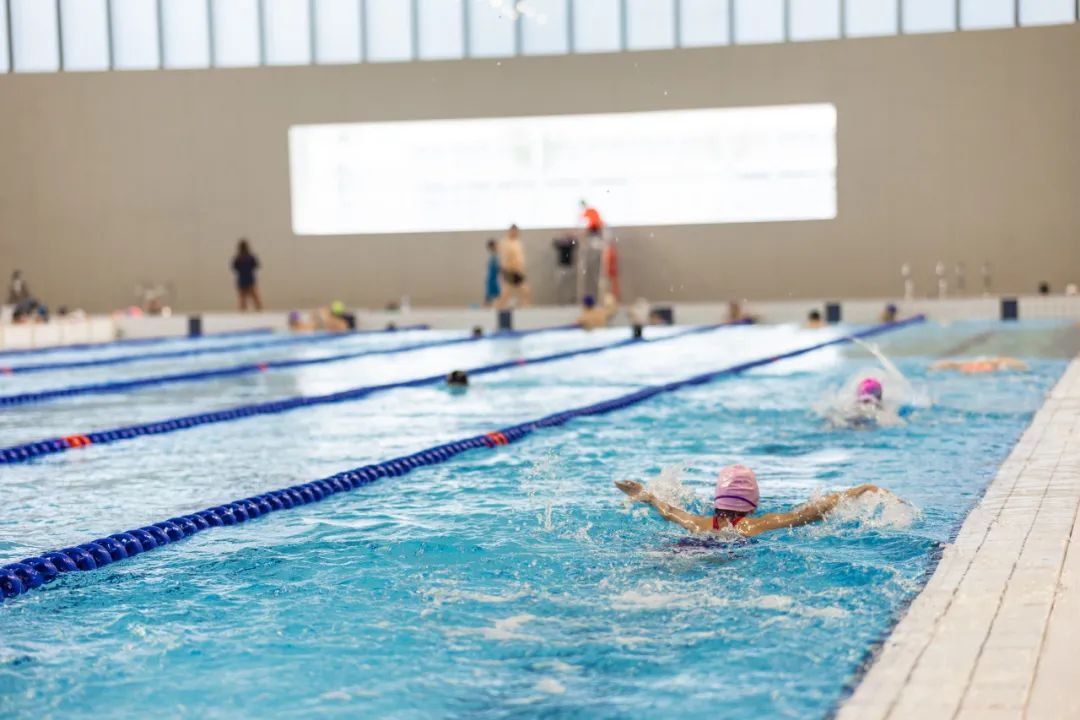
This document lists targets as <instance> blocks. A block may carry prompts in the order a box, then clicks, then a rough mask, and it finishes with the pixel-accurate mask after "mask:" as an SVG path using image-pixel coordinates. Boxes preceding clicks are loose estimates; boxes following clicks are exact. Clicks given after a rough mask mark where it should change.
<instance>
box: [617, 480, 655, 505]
mask: <svg viewBox="0 0 1080 720" xmlns="http://www.w3.org/2000/svg"><path fill="white" fill-rule="evenodd" d="M615 487H617V488H619V489H620V490H622V491H623V492H624V493H626V494H627V495H629V496H630V499H631V500H637V501H638V502H648V501H649V500H648V493H647V492H645V488H644V487H642V486H641V483H639V482H637V481H636V480H616V481H615Z"/></svg>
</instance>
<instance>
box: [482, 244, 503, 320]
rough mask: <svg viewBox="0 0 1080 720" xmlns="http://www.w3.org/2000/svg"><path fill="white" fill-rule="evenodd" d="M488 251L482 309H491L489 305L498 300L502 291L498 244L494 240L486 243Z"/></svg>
mask: <svg viewBox="0 0 1080 720" xmlns="http://www.w3.org/2000/svg"><path fill="white" fill-rule="evenodd" d="M487 249H488V264H487V279H486V281H485V282H484V307H491V304H492V303H493V302H495V301H496V300H498V299H499V295H501V294H502V290H501V289H500V288H499V244H498V242H496V240H495V238H490V239H488V241H487Z"/></svg>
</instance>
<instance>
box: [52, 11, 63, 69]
mask: <svg viewBox="0 0 1080 720" xmlns="http://www.w3.org/2000/svg"><path fill="white" fill-rule="evenodd" d="M54 4H55V5H56V57H57V59H58V60H59V62H60V72H63V71H64V13H63V12H62V11H61V9H60V0H54Z"/></svg>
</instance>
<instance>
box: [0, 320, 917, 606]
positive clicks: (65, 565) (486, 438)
mask: <svg viewBox="0 0 1080 720" xmlns="http://www.w3.org/2000/svg"><path fill="white" fill-rule="evenodd" d="M923 320H924V317H923V316H922V315H918V316H916V317H913V318H910V319H908V320H903V321H900V322H897V323H892V324H888V325H875V326H873V327H870V328H868V329H866V330H863V331H861V332H857V333H851V334H848V335H842V336H840V337H837V338H833V339H832V340H827V341H825V342H820V343H815V344H814V345H809V346H807V347H803V348H799V349H796V350H789V351H787V352H783V353H780V354H778V355H769V356H767V357H764V358H759V359H757V360H749V361H746V362H742V363H738V364H736V365H731V366H729V367H726V368H722V369H720V370H714V371H711V372H707V373H702V374H699V375H694V376H692V377H689V378H685V379H683V380H677V381H674V382H670V383H666V384H664V385H651V386H648V387H645V388H642V389H641V390H637V391H635V392H632V393H629V394H626V395H620V396H618V397H614V398H611V399H609V400H605V401H602V402H599V403H594V404H591V405H585V406H582V407H578V408H572V409H570V410H566V411H564V412H560V413H555V414H552V415H547V416H545V417H542V418H540V419H538V420H532V421H528V422H525V423H521V424H518V425H513V426H510V427H507V428H502V429H500V430H496V431H493V432H490V433H484V434H482V435H474V436H472V437H468V438H464V439H462V440H456V441H454V442H450V443H446V444H443V445H439V446H436V447H433V448H428V449H426V450H421V451H419V452H416V453H413V454H411V455H405V456H402V457H398V458H394V459H392V460H387V461H384V462H381V463H376V464H373V465H364V466H362V467H359V468H356V469H354V470H346V471H343V472H339V473H337V474H335V475H331V476H329V477H327V478H323V479H320V480H314V481H312V482H308V483H304V484H302V485H293V486H291V487H287V488H283V489H281V490H273V491H270V492H267V493H263V494H261V495H256V496H253V497H250V498H245V499H243V500H237V501H235V502H231V503H227V504H224V505H217V506H215V507H212V508H208V509H206V510H201V511H199V512H195V513H191V514H189V515H183V516H178V517H174V518H171V519H169V520H164V521H162V522H158V523H153V524H152V525H147V526H145V527H142V528H137V529H135V530H129V531H125V532H119V533H114V534H113V535H110V536H108V537H104V538H98V539H97V540H91V541H90V542H87V543H83V544H81V545H78V546H75V547H69V548H63V549H61V550H55V551H50V552H46V553H44V554H42V555H40V556H35V557H30V558H25V559H24V560H21V561H19V562H15V563H9V564H7V565H4V566H3V567H0V598H11V597H15V596H17V595H21V594H23V593H25V592H28V591H29V590H32V589H34V588H38V587H41V586H42V585H43V584H45V583H47V582H50V581H52V580H54V579H56V577H57V576H58V575H60V574H62V573H65V572H73V571H76V570H79V571H90V570H96V569H97V568H99V567H103V566H105V565H109V564H111V563H113V562H117V561H119V560H123V559H126V558H128V557H131V556H133V555H138V554H140V553H143V552H146V551H147V550H152V549H154V548H157V547H161V546H162V545H167V544H169V543H173V542H176V541H178V540H183V539H184V538H186V537H190V536H191V535H194V534H196V533H198V532H201V531H203V530H207V529H209V528H211V527H221V526H225V525H235V524H237V523H241V522H245V521H247V520H250V519H253V518H257V517H259V516H261V515H265V514H268V513H271V512H276V511H278V510H286V509H290V508H293V507H296V506H298V505H306V504H308V503H312V502H316V501H319V500H322V499H323V498H326V497H329V496H330V495H334V494H336V493H341V492H347V491H349V490H355V489H357V488H359V487H363V486H365V485H369V484H371V483H373V482H375V481H376V480H378V479H379V478H383V477H399V476H401V475H405V474H407V473H409V472H412V471H413V470H415V469H417V468H420V467H424V466H428V465H438V464H442V463H445V462H447V461H449V460H450V459H452V458H454V457H456V456H457V455H460V454H462V453H465V452H468V451H470V450H476V449H481V448H489V449H490V448H496V447H502V446H504V445H509V444H512V443H515V442H518V441H519V440H522V439H523V438H525V437H527V436H529V435H531V434H532V433H534V432H536V431H537V430H542V429H545V428H552V427H557V426H560V425H565V424H566V423H568V422H570V421H571V420H573V419H575V418H580V417H587V416H592V415H605V414H607V413H610V412H614V411H616V410H621V409H623V408H626V407H629V406H631V405H636V404H638V403H642V402H644V401H646V400H648V399H650V398H653V397H655V396H657V395H662V394H665V393H671V392H675V391H677V390H681V389H683V388H687V387H693V386H696V385H704V384H706V383H709V382H712V381H714V380H717V379H719V378H722V377H729V376H732V375H738V374H741V373H744V372H746V371H747V370H752V369H754V368H757V367H762V366H764V365H770V364H772V363H775V362H779V361H781V360H788V359H790V358H794V357H798V356H800V355H806V354H808V353H811V352H814V351H816V350H821V349H823V348H826V347H831V346H834V345H840V344H843V343H848V342H851V341H852V340H854V339H856V338H865V337H870V336H872V335H878V334H881V333H885V332H889V331H893V330H899V329H901V328H905V327H909V326H910V325H912V324H914V323H918V322H922V321H923ZM496 438H498V439H496Z"/></svg>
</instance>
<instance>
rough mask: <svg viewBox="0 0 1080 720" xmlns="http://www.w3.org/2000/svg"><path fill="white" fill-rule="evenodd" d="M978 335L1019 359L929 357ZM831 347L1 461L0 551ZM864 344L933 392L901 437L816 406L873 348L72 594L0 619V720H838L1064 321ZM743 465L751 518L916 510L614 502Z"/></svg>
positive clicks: (180, 546) (524, 381)
mask: <svg viewBox="0 0 1080 720" xmlns="http://www.w3.org/2000/svg"><path fill="white" fill-rule="evenodd" d="M986 332H990V333H991V334H990V335H989V336H987V338H986V339H985V340H984V341H982V342H981V343H980V345H979V347H976V348H973V349H972V351H971V352H972V354H982V353H985V352H995V351H997V350H996V348H998V347H1002V348H1009V349H1010V350H1011V351H1012V352H1013V353H1014V354H1017V355H1021V356H1025V357H1026V359H1028V361H1029V362H1030V363H1031V364H1032V371H1031V372H1029V373H1025V374H1014V375H1001V376H993V377H989V376H984V377H959V376H956V375H951V374H950V375H946V374H928V373H927V372H926V371H925V367H926V365H927V364H928V363H929V362H930V361H932V360H933V359H935V358H936V357H937V356H938V355H939V354H940V353H941V352H942V351H943V350H945V349H948V348H949V347H951V346H955V345H956V344H957V343H960V342H962V341H964V340H965V338H971V337H974V336H975V335H976V334H977V333H986ZM838 333H839V331H837V330H833V329H830V330H824V331H803V330H797V329H794V328H738V329H730V330H724V331H719V332H716V333H711V334H708V335H704V336H700V337H691V338H685V339H679V340H674V341H671V342H670V343H660V344H657V345H655V346H649V347H640V348H630V349H623V350H618V351H612V352H608V353H603V354H598V355H593V356H586V357H584V358H578V359H574V360H571V361H568V362H565V363H556V364H551V365H546V366H538V367H531V368H530V367H525V368H521V369H516V370H512V371H507V372H505V373H500V374H497V375H493V376H490V377H487V378H484V379H482V380H477V381H476V382H475V383H474V386H473V387H472V388H471V389H470V391H469V392H468V394H466V395H464V396H453V395H450V394H447V393H445V392H443V391H441V390H439V389H436V388H422V389H416V390H410V391H401V392H393V393H386V394H383V395H378V396H374V397H372V398H369V399H367V400H364V401H360V402H355V403H347V404H343V405H336V406H329V407H320V408H315V409H311V410H301V411H296V412H293V413H289V414H285V415H280V416H275V417H264V418H257V419H251V420H245V421H241V422H235V423H227V424H222V425H215V426H209V427H203V428H199V429H196V430H192V431H188V432H181V433H175V434H173V435H169V436H164V437H160V438H149V439H142V440H138V441H133V442H128V443H122V444H118V445H114V446H109V447H99V448H89V449H86V450H81V451H78V452H70V453H65V454H63V455H58V456H52V457H49V458H44V459H42V460H38V461H35V462H33V463H29V464H25V465H19V466H12V467H5V468H3V469H2V470H0V482H3V484H4V490H5V505H6V509H7V510H8V512H6V513H4V514H3V517H0V564H2V563H6V562H10V561H13V560H17V559H19V558H21V557H25V556H27V555H30V554H34V553H37V552H41V551H42V550H44V549H49V548H55V547H62V546H66V545H69V544H71V543H75V542H81V541H85V540H87V539H90V538H92V537H98V536H101V535H103V534H107V533H109V532H114V531H117V530H120V529H123V528H128V527H136V526H138V525H141V524H145V523H147V522H150V521H156V520H160V519H164V518H167V517H171V516H173V515H176V514H178V513H181V512H190V511H192V510H195V509H200V508H203V507H207V506H210V505H213V504H217V503H218V502H221V501H223V500H228V499H233V498H238V497H245V496H247V495H251V494H252V493H255V492H260V491H265V490H267V489H270V488H275V487H281V486H284V485H288V484H293V483H297V482H304V481H307V480H311V479H315V478H317V477H321V476H323V475H326V474H328V473H332V472H337V471H340V470H344V469H347V468H350V467H354V466H357V465H360V464H363V463H368V462H372V461H378V460H382V459H386V458H389V457H392V456H395V455H399V454H401V453H402V452H409V451H415V450H418V449H420V448H423V447H428V446H431V445H435V444H438V443H442V442H445V441H447V440H449V439H452V438H456V437H463V436H466V435H471V434H475V433H477V432H482V431H487V430H492V429H495V428H497V427H501V426H505V425H508V424H511V423H513V422H519V421H521V420H524V419H528V418H532V417H538V416H540V415H543V414H546V413H549V412H553V411H556V410H561V409H565V408H568V407H573V406H577V405H581V404H584V403H586V402H592V401H594V400H600V399H604V398H607V397H612V396H615V395H619V394H623V393H624V392H628V391H631V390H632V389H634V388H636V387H639V386H640V385H642V384H646V383H655V382H661V381H666V380H670V379H676V378H679V377H683V376H686V375H691V374H694V373H696V372H702V371H705V370H709V369H714V368H717V367H722V366H725V365H728V364H732V363H734V362H738V361H740V360H743V359H748V358H753V357H759V356H763V355H770V354H774V353H776V352H780V351H782V350H785V349H791V348H795V347H800V346H804V345H810V344H813V343H815V342H820V341H821V340H823V339H826V338H828V337H831V336H832V335H835V334H838ZM618 337H621V335H620V334H619V333H618V332H616V331H610V332H607V333H602V334H599V335H592V336H587V335H586V334H585V333H577V332H574V333H561V334H553V335H550V336H536V337H533V338H529V339H527V340H521V341H499V342H497V343H490V344H488V343H485V344H483V345H477V346H469V347H466V348H454V349H446V350H438V351H425V352H424V353H416V354H411V355H402V356H399V357H397V358H393V359H388V358H381V359H378V360H376V359H371V360H364V361H354V362H353V363H347V364H342V366H339V367H336V368H335V367H334V366H319V367H315V368H305V369H303V370H301V371H296V372H289V373H270V374H267V375H265V376H260V377H259V378H257V379H256V380H253V381H252V383H251V384H244V383H240V382H233V383H221V384H218V383H213V384H207V386H206V387H203V386H195V385H193V386H189V387H186V388H172V389H164V388H162V389H159V390H156V391H153V392H142V393H132V394H130V395H129V396H124V397H117V398H109V397H103V398H95V399H84V401H83V402H80V403H79V404H77V405H75V404H73V403H66V402H60V403H55V404H51V405H49V406H40V407H35V408H17V409H12V410H11V411H5V412H4V413H3V415H2V417H0V422H2V424H0V434H2V436H3V440H4V442H3V443H2V444H4V445H7V444H10V442H17V441H20V440H29V439H34V438H36V437H39V436H45V435H48V434H50V432H52V430H48V428H52V429H54V430H55V429H56V428H65V429H70V430H87V429H91V428H95V427H100V426H101V425H103V424H109V423H112V424H118V423H120V422H126V421H131V420H134V419H137V418H139V419H141V418H146V419H150V418H157V417H164V416H166V415H172V414H177V412H191V411H193V410H194V409H205V408H208V407H220V406H222V405H228V404H235V403H236V402H241V401H246V399H247V398H250V397H259V398H270V397H280V396H284V395H289V394H295V393H297V392H303V393H312V392H328V391H333V390H338V389H342V388H345V387H349V386H352V385H357V384H370V383H372V382H378V381H380V380H382V379H384V378H396V377H410V376H413V375H417V376H419V375H424V374H428V373H430V372H432V371H433V368H434V369H435V370H434V371H436V372H437V371H440V370H442V369H447V368H449V367H452V366H461V365H472V364H480V363H482V362H490V361H493V360H495V359H501V358H505V357H513V356H515V355H517V354H521V353H525V354H540V353H544V352H552V351H554V350H557V349H561V348H564V347H569V346H577V347H580V346H585V345H591V344H599V343H601V342H608V341H611V340H614V339H617V338H618ZM879 342H880V344H881V346H882V348H883V350H884V351H885V352H886V353H888V354H890V355H891V356H893V357H894V360H895V361H896V363H897V364H898V365H899V367H900V369H901V370H902V371H903V372H904V373H905V374H906V375H907V376H908V377H909V379H910V380H911V383H912V385H913V386H914V387H915V388H916V389H917V390H918V391H919V393H920V394H922V395H925V396H927V397H929V398H930V399H931V400H932V401H933V402H932V404H931V405H929V406H928V407H921V408H917V409H916V410H915V411H914V412H913V413H912V414H911V415H910V416H909V417H908V418H907V423H906V424H905V425H903V426H898V427H889V428H881V429H878V430H875V431H869V432H867V431H861V432H854V431H848V430H830V429H828V426H827V424H826V423H825V422H824V421H823V419H822V418H821V417H820V416H819V415H818V414H817V413H816V412H815V411H814V409H813V408H814V405H815V404H816V403H818V402H819V401H820V400H821V399H822V398H827V397H829V396H830V395H831V394H832V393H834V392H835V390H836V389H837V388H839V387H841V386H842V385H843V384H844V383H845V382H846V381H848V380H849V378H851V377H852V376H853V375H855V374H856V373H858V372H860V371H863V370H865V369H866V368H869V367H873V361H872V359H871V358H870V356H869V355H867V354H866V353H865V352H863V351H860V350H858V349H852V348H849V349H843V350H837V349H829V350H823V351H819V352H816V353H814V354H812V355H808V356H805V357H803V358H800V359H797V360H794V361H789V362H784V363H780V364H776V365H773V366H769V367H767V368H764V369H762V370H759V371H756V372H752V373H749V374H747V375H745V376H742V377H738V378H733V379H729V380H723V381H720V382H716V383H713V384H710V385H706V386H699V387H695V388H692V389H687V390H684V391H681V392H678V393H675V394H670V395H667V396H662V397H658V398H655V399H653V400H651V401H648V402H646V403H644V404H641V405H638V406H635V407H632V408H629V409H627V410H624V411H621V412H618V413H614V414H611V415H608V416H605V417H596V418H588V419H583V420H578V421H575V422H573V423H571V424H569V425H567V426H565V427H563V428H560V429H555V430H550V431H545V432H541V433H538V434H537V435H534V436H531V437H530V438H528V439H526V440H525V441H523V442H521V443H518V444H515V445H512V446H509V447H504V448H499V449H497V450H492V451H475V452H472V453H469V454H467V455H464V456H462V457H460V458H458V459H457V460H455V461H452V462H450V463H447V464H445V465H442V466H437V467H431V468H425V469H421V470H419V471H415V472H413V473H411V474H410V475H407V476H405V477H400V478H395V479H391V480H383V481H380V482H379V483H376V484H374V485H371V486H368V487H366V488H363V489H360V490H357V491H354V492H351V493H347V494H344V495H340V496H335V497H334V498H332V499H330V500H328V501H325V502H322V503H317V504H315V505H310V506H305V507H303V508H300V509H296V510H292V511H289V512H283V513H276V514H274V515H272V516H269V517H267V518H264V519H260V520H257V521H254V522H251V523H248V524H245V525H242V526H234V527H229V528H218V529H214V530H212V531H209V532H206V533H202V534H200V535H197V536H195V537H193V538H191V539H189V540H186V541H184V542H181V543H177V544H175V545H172V546H169V547H167V548H164V549H161V550H158V551H155V552H152V553H147V554H146V555H141V556H139V557H138V558H135V559H133V560H130V561H124V562H120V563H116V564H114V565H111V566H109V567H107V568H105V569H103V570H99V571H96V572H91V573H77V574H73V575H68V576H65V577H63V578H62V579H61V580H59V581H57V582H55V583H52V584H51V585H49V586H47V587H46V588H44V589H43V590H39V591H34V592H31V593H29V594H27V595H24V596H22V597H20V598H17V599H13V600H9V601H7V602H5V603H4V604H3V605H0V637H2V638H3V641H2V643H0V711H2V712H5V713H7V714H10V715H14V716H35V717H39V716H50V715H52V716H56V717H129V716H133V715H136V714H142V713H144V712H146V710H147V708H148V707H153V708H154V709H155V710H156V711H157V712H163V713H168V714H174V715H181V716H187V715H200V716H204V717H235V716H237V715H247V716H253V715H266V716H273V717H311V716H323V717H391V718H428V717H432V718H435V717H439V718H441V717H478V718H512V717H559V718H562V717H569V718H574V717H583V718H607V717H611V718H622V717H675V716H684V715H687V714H695V713H709V714H710V715H713V714H717V712H719V711H721V710H722V711H723V713H724V714H730V712H733V711H736V710H737V711H738V712H740V713H743V712H745V713H747V714H751V713H752V714H766V715H771V716H780V717H798V718H805V717H823V716H825V715H827V714H828V712H829V711H830V709H831V708H832V707H833V706H834V705H835V703H836V702H837V701H838V699H839V698H840V697H841V696H842V694H843V693H844V691H845V688H846V687H847V686H849V685H850V683H851V682H852V681H853V678H854V677H856V673H857V671H858V668H859V666H860V664H861V663H862V662H863V661H864V659H865V657H866V655H867V652H868V650H869V648H870V647H871V646H872V644H873V643H874V642H875V641H877V640H878V639H880V638H881V637H882V635H883V633H884V632H885V631H887V629H888V628H889V627H890V626H891V624H892V623H893V622H894V621H895V619H896V617H897V615H898V613H899V612H901V611H902V608H903V607H904V605H905V603H906V602H908V601H909V600H910V598H911V597H912V596H913V594H914V593H916V592H917V591H918V589H919V587H920V586H921V584H922V582H924V579H925V574H926V573H927V571H928V570H929V569H930V568H931V567H932V563H933V559H934V557H935V551H936V550H937V548H939V547H940V545H941V543H943V542H947V541H948V540H949V539H950V537H951V536H952V534H953V533H954V532H955V530H956V528H957V527H958V525H959V523H960V522H961V521H962V519H963V517H964V515H965V514H966V512H967V511H968V509H970V507H971V505H972V504H973V502H974V501H975V500H976V499H977V497H978V496H979V494H980V493H981V491H982V490H983V489H984V488H985V486H986V484H987V483H988V482H989V480H990V479H991V478H992V477H993V474H994V471H995V469H996V467H997V465H998V464H999V463H1000V462H1001V460H1003V459H1004V457H1005V456H1006V455H1007V454H1008V452H1009V450H1010V448H1011V447H1012V445H1013V444H1014V443H1015V441H1016V440H1017V439H1018V437H1019V435H1020V433H1021V432H1022V431H1023V429H1024V427H1025V426H1026V424H1027V423H1028V421H1029V420H1030V418H1031V415H1032V414H1033V412H1034V411H1035V410H1036V409H1037V408H1038V407H1039V405H1040V404H1041V402H1042V399H1043V397H1044V396H1045V394H1046V392H1047V391H1048V390H1049V388H1050V387H1051V386H1052V384H1053V382H1054V381H1055V380H1056V378H1057V377H1058V376H1059V375H1060V373H1061V372H1062V371H1063V369H1064V367H1065V363H1066V361H1065V359H1064V358H1065V357H1068V356H1069V354H1070V353H1071V352H1073V351H1074V348H1073V345H1072V343H1073V342H1074V338H1073V337H1072V334H1071V333H1069V332H1068V331H1067V330H1065V329H1064V328H1063V327H1061V326H1058V325H1054V324H1049V323H1048V324H1044V325H1039V326H1032V325H1029V324H1023V325H1019V326H1011V327H1004V326H1001V327H999V326H996V325H995V326H989V325H960V326H954V327H952V328H948V329H944V330H943V329H941V328H939V327H937V326H932V325H929V326H925V327H919V328H913V329H908V330H903V331H900V332H898V333H897V334H895V335H892V336H882V337H881V338H880V340H879ZM575 343H576V345H575ZM1025 349H1027V350H1028V351H1029V352H1028V353H1025V352H1024V350H1025ZM297 352H300V351H297ZM223 364H224V363H223ZM65 379H70V378H65ZM39 380H40V378H35V382H38V381H39ZM887 391H888V390H887ZM133 415H135V416H137V418H135V417H132V416H133ZM43 428H44V429H45V430H48V431H43ZM9 440H10V442H8V441H9ZM736 461H739V462H744V463H746V464H749V465H751V466H752V467H754V468H755V469H756V470H757V472H758V476H759V478H760V480H761V484H762V496H763V503H762V510H764V511H769V510H777V509H784V508H787V507H790V506H791V505H793V504H796V503H798V502H801V501H802V500H805V499H806V498H807V497H808V496H809V495H811V494H813V493H815V492H821V491H827V490H831V489H836V488H842V487H847V486H850V485H855V484H858V483H864V482H873V483H877V484H880V485H883V486H885V487H888V488H890V489H892V490H893V491H894V492H896V493H897V494H898V495H900V496H902V497H904V498H906V499H907V500H909V501H910V502H911V503H913V505H914V506H916V507H917V508H918V512H917V513H912V512H910V511H909V510H908V509H907V508H906V506H901V505H897V504H885V505H883V506H880V507H872V506H856V507H852V508H848V509H847V510H846V511H845V512H844V513H843V516H842V517H841V518H838V519H834V520H832V521H830V522H827V523H825V524H823V525H819V526H811V527H807V528H800V529H796V530H791V531H783V532H779V533H776V534H774V535H772V536H768V537H765V538H761V539H759V540H756V541H754V542H749V543H744V544H739V545H734V546H731V547H727V548H719V549H715V550H710V551H706V552H687V551H686V549H685V548H680V546H678V544H677V542H678V540H679V539H680V538H681V537H683V534H682V533H681V532H680V531H679V530H678V529H677V528H674V527H673V526H670V525H667V524H665V523H663V522H662V521H661V520H660V519H659V518H658V517H657V516H656V515H655V514H654V513H652V514H650V513H647V512H644V511H642V510H640V509H634V508H628V507H627V506H626V505H625V503H624V502H623V499H622V497H621V494H620V493H618V492H617V491H616V490H615V489H614V488H613V487H612V482H613V481H614V480H616V479H620V478H624V477H635V478H639V479H641V480H643V481H649V480H651V481H652V482H653V484H654V486H655V487H656V488H657V489H658V491H664V492H670V493H678V492H685V493H692V494H693V496H694V497H693V499H692V500H691V502H693V503H696V504H697V505H698V506H700V507H702V508H703V507H704V505H705V500H706V499H707V497H708V493H709V491H710V485H711V482H712V478H713V476H714V474H715V471H716V469H717V468H718V467H720V466H721V465H723V464H726V463H730V462H736Z"/></svg>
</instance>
